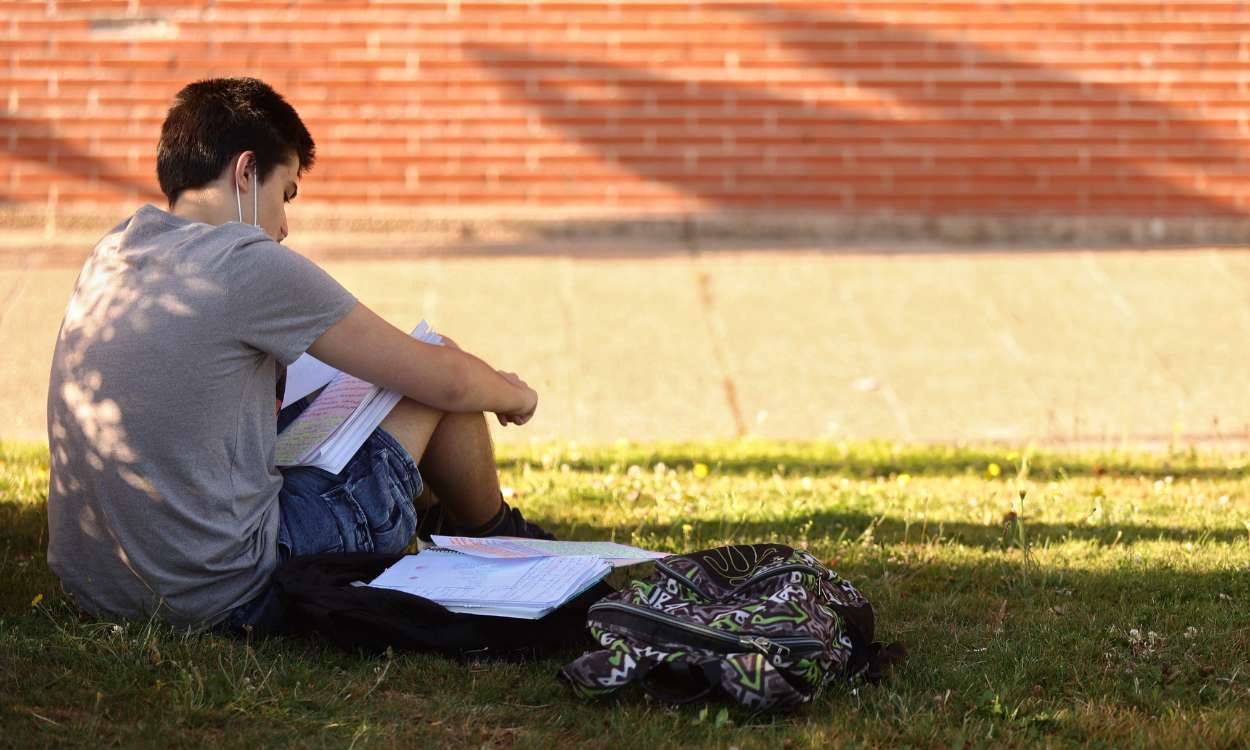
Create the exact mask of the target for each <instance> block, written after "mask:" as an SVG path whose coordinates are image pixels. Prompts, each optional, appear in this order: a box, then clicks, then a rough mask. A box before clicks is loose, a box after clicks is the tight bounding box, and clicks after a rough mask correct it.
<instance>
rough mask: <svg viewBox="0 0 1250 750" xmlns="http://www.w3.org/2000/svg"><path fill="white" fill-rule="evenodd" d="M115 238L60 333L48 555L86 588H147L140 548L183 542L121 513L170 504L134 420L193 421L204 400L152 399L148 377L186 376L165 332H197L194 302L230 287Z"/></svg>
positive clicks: (81, 281) (51, 402)
mask: <svg viewBox="0 0 1250 750" xmlns="http://www.w3.org/2000/svg"><path fill="white" fill-rule="evenodd" d="M119 236H120V234H118V233H115V234H112V235H110V236H109V237H106V238H105V239H104V240H102V241H101V244H100V246H99V247H97V249H96V250H95V252H93V253H92V255H91V256H90V257H89V258H88V259H87V261H86V263H85V264H84V266H83V269H82V272H81V273H80V274H79V277H78V280H77V282H76V283H75V289H74V293H73V296H72V298H71V300H70V303H69V306H68V308H67V311H66V316H65V319H64V321H63V323H62V326H61V329H60V332H59V334H58V338H57V346H56V350H55V353H54V357H53V366H52V375H51V382H50V385H49V394H48V438H49V448H50V472H49V508H50V514H49V544H50V547H51V548H52V552H53V554H52V557H53V558H58V559H59V560H61V561H63V562H65V563H66V564H67V565H72V566H74V568H75V578H76V581H75V582H76V583H77V584H78V585H83V582H84V581H85V580H86V578H87V577H91V578H92V580H94V581H95V583H96V585H98V586H99V587H100V590H102V591H116V590H119V589H122V588H125V587H124V586H122V584H121V583H120V582H119V581H117V578H118V576H122V575H131V576H133V577H134V580H135V581H138V582H140V584H141V587H142V586H147V581H148V578H149V576H150V570H151V566H150V564H149V561H147V560H136V559H132V557H131V552H133V551H134V550H137V549H146V550H151V549H158V550H160V549H176V548H178V547H179V546H181V545H183V544H185V542H186V540H181V539H174V538H167V536H165V535H163V533H162V530H161V529H160V528H159V527H158V526H157V525H156V524H155V523H153V525H152V526H151V527H150V528H135V527H134V526H133V524H131V525H130V526H123V525H119V524H117V523H116V522H115V520H114V518H113V516H114V514H118V515H121V516H123V517H130V518H132V519H133V518H135V517H142V516H143V514H145V513H156V512H157V511H158V508H159V507H160V506H162V505H164V504H166V498H165V496H164V495H163V493H162V492H161V490H159V489H158V487H157V486H156V484H155V482H154V481H153V478H152V477H151V476H149V475H148V471H149V469H150V467H151V461H150V457H148V456H145V455H143V450H144V449H143V448H142V446H143V445H144V441H145V440H148V441H150V440H151V436H139V435H136V427H135V426H134V425H136V424H147V425H151V424H152V422H153V420H169V421H171V423H172V420H183V421H184V422H186V421H188V420H193V419H194V415H195V414H196V413H197V411H199V407H198V406H196V403H197V401H198V399H197V394H192V393H187V394H184V396H185V397H186V407H185V408H179V404H176V403H169V402H167V401H162V400H160V399H158V398H155V393H156V391H155V390H149V389H145V387H144V380H145V379H146V378H152V379H153V380H156V379H160V378H178V377H179V374H178V367H179V366H178V364H177V363H176V362H169V361H167V360H168V358H167V357H163V356H162V354H161V352H162V351H165V350H168V348H169V347H168V346H167V345H163V344H162V341H163V340H164V339H163V337H164V336H169V335H176V334H177V333H178V330H177V329H178V328H179V326H181V327H182V328H183V329H185V330H186V331H191V330H193V329H194V325H195V323H194V321H195V319H196V318H197V317H198V316H199V313H198V312H197V310H196V307H197V303H196V300H197V299H202V298H205V297H212V296H215V295H219V294H220V293H221V291H222V289H221V288H219V287H215V286H214V285H212V284H211V283H206V282H205V280H204V277H203V275H202V274H197V273H196V272H195V269H194V267H193V266H192V265H189V264H188V265H185V266H184V265H182V264H179V263H153V262H150V259H149V258H147V257H145V256H143V255H138V256H133V257H132V256H130V255H128V254H126V253H122V252H119V251H118V247H117V246H118V243H119V242H120V240H119ZM153 290H157V291H153ZM171 321H173V322H172V323H171ZM177 321H183V323H178V322H177ZM120 342H125V344H124V345H123V346H120V347H119V346H117V344H119V343H120ZM137 342H142V343H141V344H140V346H138V347H136V343H137ZM149 347H150V349H149ZM188 428H190V425H188ZM207 454H208V451H206V455H207ZM119 480H120V483H121V484H124V485H125V486H126V487H127V488H128V489H127V490H126V491H125V492H124V493H119V492H117V489H116V488H118V487H119V486H120V485H119ZM151 518H152V519H155V515H152V516H151ZM137 541H141V542H142V543H137ZM104 549H109V550H112V553H111V555H110V558H111V560H110V561H109V562H108V563H107V564H108V565H109V566H110V568H109V569H105V568H103V567H101V568H100V569H98V570H95V571H94V574H92V573H90V572H88V571H86V570H83V566H84V565H88V566H91V565H103V563H102V562H101V560H100V558H99V557H98V555H99V554H100V551H101V550H104ZM125 571H128V573H127V572H125ZM149 592H150V597H149V600H148V601H146V602H145V603H143V604H142V605H141V606H142V608H143V609H145V610H147V611H149V612H150V611H153V610H155V609H156V608H157V607H158V606H159V602H160V596H159V595H158V594H156V592H155V591H152V590H151V589H150V588H149Z"/></svg>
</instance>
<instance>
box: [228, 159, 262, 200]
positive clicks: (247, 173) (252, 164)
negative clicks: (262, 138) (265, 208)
mask: <svg viewBox="0 0 1250 750" xmlns="http://www.w3.org/2000/svg"><path fill="white" fill-rule="evenodd" d="M231 168H232V169H233V170H234V184H236V185H238V186H239V189H240V190H242V191H243V192H247V191H248V190H251V189H252V182H251V173H252V172H254V171H255V170H256V153H255V152H254V151H244V152H243V153H241V154H239V155H238V156H236V157H234V161H233V163H232V165H231ZM259 177H260V175H257V179H258V181H259Z"/></svg>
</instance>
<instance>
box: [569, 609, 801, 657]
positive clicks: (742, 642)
mask: <svg viewBox="0 0 1250 750" xmlns="http://www.w3.org/2000/svg"><path fill="white" fill-rule="evenodd" d="M605 609H611V610H617V611H619V612H626V613H628V614H631V615H634V616H635V617H640V618H642V619H646V620H656V621H659V622H662V623H664V624H665V625H669V626H671V627H673V628H676V629H677V630H684V631H687V632H690V633H695V634H697V635H699V636H702V637H704V638H707V639H709V640H713V641H719V642H721V643H724V644H726V645H729V646H738V647H744V648H747V649H749V650H752V651H757V652H759V653H761V654H763V655H765V656H776V655H778V654H788V653H790V651H791V649H793V648H798V649H800V650H813V649H814V650H820V649H824V647H825V643H824V641H821V640H820V639H818V638H801V637H800V638H796V637H782V638H769V637H767V636H763V635H743V636H738V635H733V634H732V633H726V632H724V631H722V630H715V629H713V628H709V627H707V626H706V625H698V624H696V623H693V622H686V621H685V620H681V619H679V618H676V617H673V616H672V615H666V614H664V613H663V612H659V611H657V610H654V609H647V608H645V607H639V606H637V605H633V604H625V603H624V602H598V603H596V604H592V605H591V607H590V612H592V613H593V612H594V611H595V610H605ZM804 646H807V647H809V648H807V649H804V648H803V647H804Z"/></svg>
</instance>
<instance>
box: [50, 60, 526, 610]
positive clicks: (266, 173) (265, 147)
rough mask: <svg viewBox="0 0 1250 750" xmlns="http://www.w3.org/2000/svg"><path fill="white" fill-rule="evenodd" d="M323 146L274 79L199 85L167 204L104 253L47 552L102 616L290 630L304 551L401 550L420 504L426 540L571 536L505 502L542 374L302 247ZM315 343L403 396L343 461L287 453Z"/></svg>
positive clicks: (163, 150) (92, 260) (81, 288)
mask: <svg viewBox="0 0 1250 750" xmlns="http://www.w3.org/2000/svg"><path fill="white" fill-rule="evenodd" d="M313 157H314V144H313V140H312V138H311V136H310V135H309V133H308V130H307V128H305V127H304V123H303V122H302V121H301V120H300V118H299V115H298V114H296V112H295V110H294V109H293V108H292V107H291V106H290V105H289V104H288V103H287V102H286V101H285V100H284V99H283V98H282V97H281V96H279V95H278V94H277V93H276V92H274V90H273V89H272V88H270V87H269V86H267V85H266V84H264V83H262V82H261V81H258V80H255V79H251V78H230V79H215V80H205V81H199V82H197V83H193V84H191V85H188V86H186V87H185V88H184V89H182V91H180V92H179V93H178V95H177V97H176V99H175V100H174V104H173V106H172V108H171V109H170V110H169V114H168V116H167V117H166V119H165V122H164V124H163V125H162V127H161V139H160V146H159V151H158V153H157V167H156V170H157V176H158V178H159V181H160V186H161V190H162V192H164V194H165V196H166V198H168V201H169V205H168V210H162V209H160V208H157V207H155V206H151V205H146V206H144V207H142V208H140V209H139V210H138V211H137V212H136V213H135V214H134V215H133V216H131V217H130V218H128V219H126V220H125V221H123V222H122V223H121V224H119V225H118V226H117V227H116V228H115V229H113V230H112V231H111V232H110V233H109V234H108V235H107V236H105V237H104V239H102V240H100V242H99V244H98V245H97V246H96V247H95V250H94V251H93V252H92V253H91V255H90V257H89V258H88V259H87V261H86V263H85V265H84V267H83V270H82V273H81V274H80V276H79V278H78V281H77V283H76V285H75V289H74V292H73V296H72V297H71V298H70V301H69V307H68V309H67V312H66V314H65V319H64V321H63V323H62V324H61V330H60V334H59V335H58V337H57V343H56V350H55V353H54V356H53V363H52V374H51V382H50V387H49V390H48V442H49V447H50V449H51V456H52V467H51V479H50V486H49V491H48V526H49V530H48V532H49V533H48V563H49V565H50V566H51V567H52V569H53V571H55V572H56V574H57V575H58V576H59V577H60V579H61V583H62V585H63V587H64V589H65V590H66V591H67V592H68V594H69V595H70V596H71V597H72V598H73V599H74V601H75V602H77V603H78V605H80V606H81V607H83V608H84V609H86V610H88V611H90V612H93V613H98V614H104V613H108V614H112V615H117V616H121V617H125V618H131V619H138V618H147V617H150V616H152V615H155V616H157V617H160V618H162V619H164V620H166V621H168V622H169V623H171V624H173V625H176V626H188V627H194V628H203V627H209V626H218V627H220V628H222V629H227V630H235V631H237V630H242V629H244V628H245V626H246V627H250V628H251V629H255V630H258V631H262V632H273V631H277V630H279V629H280V628H281V625H282V606H281V602H280V600H279V598H278V597H277V596H276V595H275V593H274V591H273V589H272V588H271V586H270V576H271V574H272V573H273V571H274V569H275V567H277V565H278V564H279V563H280V562H282V561H284V560H286V559H287V558H290V557H293V556H297V555H312V554H317V553H323V552H399V551H401V550H403V549H404V548H405V547H406V546H407V545H408V544H409V542H410V541H411V540H412V537H413V535H414V533H416V531H417V524H418V515H420V516H421V527H422V529H421V533H422V535H423V536H426V537H427V538H428V535H429V534H430V533H439V532H441V533H447V534H458V535H467V536H488V535H510V536H528V537H543V538H551V537H550V536H549V535H547V534H546V533H545V532H544V531H543V530H542V529H540V528H539V527H537V526H535V525H534V524H531V523H528V522H526V521H525V519H524V518H523V517H522V516H521V513H520V512H519V511H517V510H516V509H514V508H510V507H509V506H508V504H507V503H505V502H504V501H503V499H502V496H501V494H500V491H499V480H498V476H497V474H496V469H495V457H494V450H493V447H492V445H491V441H490V434H489V431H488V428H487V424H486V420H485V418H484V415H483V413H484V412H493V413H494V414H495V415H496V416H497V417H498V419H499V422H500V424H503V425H508V424H516V425H521V424H525V423H526V422H527V421H529V419H530V418H531V417H532V416H533V414H534V409H535V408H536V406H537V402H538V396H537V394H536V393H535V392H534V390H533V389H531V388H530V387H529V386H528V385H526V384H525V382H524V381H522V380H521V379H520V378H518V377H517V376H516V375H515V374H513V373H509V372H502V371H499V370H496V369H494V368H493V367H491V366H489V365H488V364H486V363H485V362H483V361H482V360H480V359H478V358H477V357H474V356H472V355H470V354H467V353H465V352H463V351H460V350H459V349H458V347H456V346H455V345H454V344H450V342H449V344H450V345H447V346H436V345H430V344H425V343H422V342H419V341H416V340H414V339H412V338H410V337H409V336H408V335H406V334H405V333H404V332H403V331H400V330H399V329H397V328H395V327H393V326H391V325H390V324H389V323H387V322H385V321H384V320H383V319H382V318H380V317H378V315H376V314H375V313H374V312H373V311H371V310H370V309H369V308H368V307H366V306H365V305H363V304H361V303H360V302H359V301H358V300H357V299H356V298H355V297H354V296H352V294H351V293H350V292H348V291H347V290H346V289H344V288H343V287H342V286H341V285H339V283H338V282H336V281H335V280H334V279H333V278H331V277H330V276H329V275H328V274H326V272H325V271H323V270H322V269H321V268H319V267H318V266H317V265H316V264H314V263H312V262H311V261H309V260H308V259H307V258H305V257H304V256H302V255H300V254H298V253H296V252H293V251H291V250H289V249H287V248H285V247H283V246H282V245H281V244H280V243H281V242H282V241H283V240H284V239H285V238H286V236H287V232H288V228H287V221H286V209H285V204H286V203H287V202H288V201H290V200H292V199H294V198H295V195H296V193H297V191H298V189H299V183H300V178H301V177H302V176H303V174H304V173H305V172H306V171H307V170H308V169H309V167H311V166H312V164H313ZM305 351H308V352H309V353H311V354H312V355H313V356H315V357H317V358H318V359H321V360H322V361H324V362H327V363H329V364H330V365H333V366H334V367H337V368H339V369H340V370H343V371H345V372H347V373H350V374H352V375H355V376H357V377H359V378H361V379H363V380H366V381H369V382H371V383H375V384H377V385H381V386H384V387H386V388H390V389H393V390H395V391H398V392H399V393H401V394H403V396H404V398H403V399H402V400H401V401H400V402H399V404H398V406H396V407H395V409H394V410H393V411H391V413H390V415H389V416H387V418H386V419H385V420H384V421H383V422H382V424H381V427H379V428H378V429H377V430H375V431H374V432H373V434H372V435H371V436H370V437H369V439H368V440H366V441H365V443H364V445H363V446H362V447H361V448H360V450H359V451H358V452H357V453H356V454H355V456H354V457H353V458H352V460H351V461H350V462H349V463H348V464H347V466H346V467H345V468H344V469H343V471H342V472H341V473H339V474H337V475H335V474H330V473H329V472H326V471H323V470H321V469H317V468H313V467H292V468H288V469H282V470H279V469H277V468H275V467H274V444H275V440H276V438H277V432H278V429H277V425H278V413H277V409H275V404H274V397H275V389H276V395H277V399H278V406H279V407H281V399H282V390H283V382H284V375H285V370H286V366H287V365H289V364H290V363H291V362H293V361H294V360H295V359H296V358H297V357H299V356H300V355H301V354H303V353H304V352H305ZM298 408H299V406H298V405H297V406H294V407H291V408H288V409H286V410H284V411H283V412H282V415H281V416H282V421H283V423H285V422H287V421H289V420H290V419H291V418H293V416H294V414H292V413H291V412H292V411H293V410H294V409H298ZM418 467H419V469H418Z"/></svg>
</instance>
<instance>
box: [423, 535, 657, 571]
mask: <svg viewBox="0 0 1250 750" xmlns="http://www.w3.org/2000/svg"><path fill="white" fill-rule="evenodd" d="M431 539H433V541H434V543H435V544H437V545H438V546H439V547H443V548H446V549H452V550H455V551H456V552H463V553H464V554H466V555H474V556H477V557H494V558H526V557H557V556H568V555H590V556H593V557H597V558H599V559H601V560H603V561H604V562H606V563H608V564H609V565H611V566H612V567H614V568H619V567H624V566H627V565H635V564H637V563H640V562H645V561H647V560H658V559H660V558H661V557H667V556H668V554H669V553H667V552H652V551H650V550H645V549H642V548H641V547H631V546H629V545H628V544H617V543H616V542H549V541H546V540H544V539H522V538H520V537H510V536H488V537H469V536H439V535H438V534H435V535H434V536H433V537H431Z"/></svg>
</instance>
